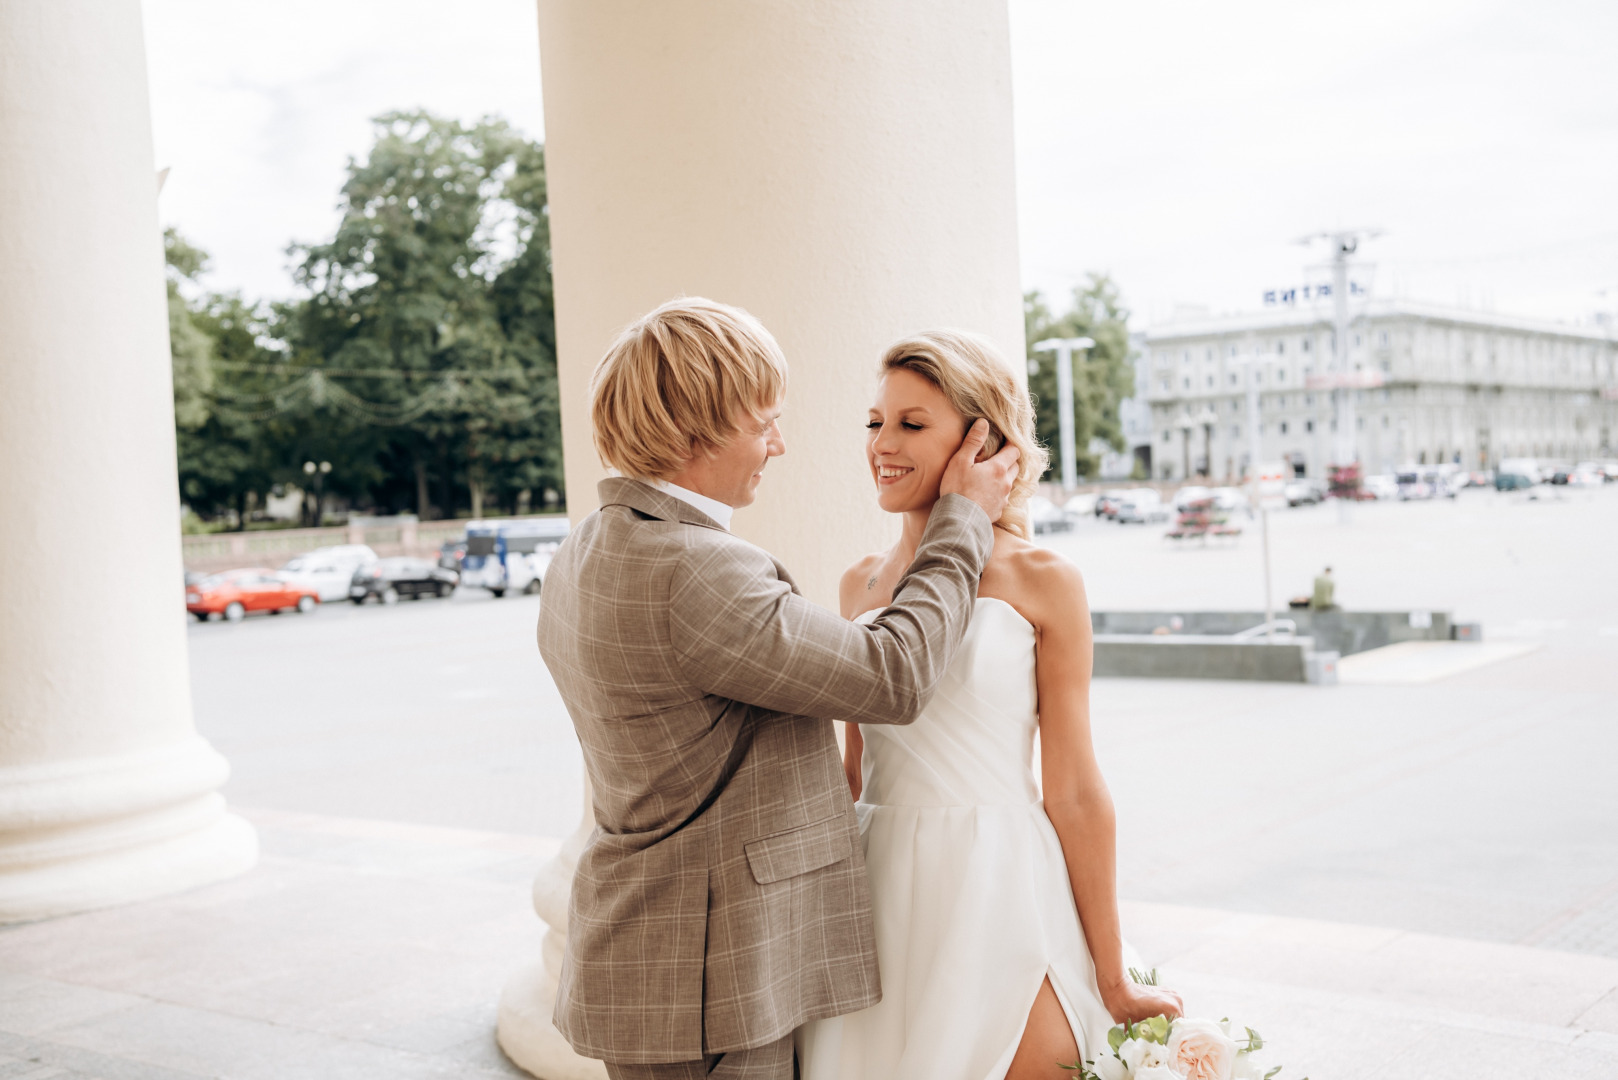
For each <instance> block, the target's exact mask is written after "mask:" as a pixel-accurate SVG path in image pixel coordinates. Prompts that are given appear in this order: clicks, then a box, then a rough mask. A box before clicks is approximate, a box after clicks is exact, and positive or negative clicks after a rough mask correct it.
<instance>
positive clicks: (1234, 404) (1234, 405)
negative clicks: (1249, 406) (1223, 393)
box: [1230, 398, 1242, 412]
mask: <svg viewBox="0 0 1618 1080" xmlns="http://www.w3.org/2000/svg"><path fill="white" fill-rule="evenodd" d="M1241 409H1242V404H1241V402H1239V401H1237V400H1236V399H1235V398H1231V399H1230V411H1231V412H1240V411H1241Z"/></svg>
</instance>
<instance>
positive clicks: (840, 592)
mask: <svg viewBox="0 0 1618 1080" xmlns="http://www.w3.org/2000/svg"><path fill="white" fill-rule="evenodd" d="M884 557H885V553H878V554H875V555H867V556H865V558H863V559H861V560H860V561H859V562H857V563H855V564H854V565H853V566H850V567H849V568H848V569H847V570H845V571H843V579H842V581H840V582H839V583H838V586H837V601H838V607H839V608H840V609H841V611H842V614H843V618H845V619H852V618H854V616H856V615H858V614H860V613H861V612H862V611H865V610H867V609H869V608H871V607H872V606H873V604H872V603H871V597H870V593H871V585H870V582H871V581H872V580H873V575H874V574H875V573H876V572H877V570H878V568H879V567H880V566H881V564H882V560H883V558H884ZM864 751H865V737H864V736H862V735H861V734H860V726H859V725H858V724H844V725H843V775H844V776H846V777H847V778H848V790H849V793H850V794H852V795H853V797H854V801H855V802H858V801H859V798H860V791H861V789H862V788H863V784H864V782H863V780H862V774H861V773H860V756H861V755H862V754H863V753H864Z"/></svg>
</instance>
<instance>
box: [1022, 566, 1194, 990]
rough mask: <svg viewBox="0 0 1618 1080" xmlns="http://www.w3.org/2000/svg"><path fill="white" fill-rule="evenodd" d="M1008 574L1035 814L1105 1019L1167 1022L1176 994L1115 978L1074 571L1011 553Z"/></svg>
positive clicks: (1111, 866)
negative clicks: (1031, 639) (1029, 635)
mask: <svg viewBox="0 0 1618 1080" xmlns="http://www.w3.org/2000/svg"><path fill="white" fill-rule="evenodd" d="M1017 561H1018V562H1019V563H1020V564H1022V568H1023V572H1022V573H1019V574H1016V575H1014V580H1015V581H1016V585H1017V589H1016V591H1017V592H1018V593H1019V599H1024V598H1026V600H1027V602H1028V607H1027V608H1022V607H1021V605H1015V606H1018V607H1019V610H1026V611H1028V612H1029V614H1030V621H1031V622H1033V623H1034V625H1035V627H1036V629H1037V631H1038V644H1037V646H1036V649H1037V652H1036V656H1037V674H1036V679H1037V684H1038V690H1039V733H1040V747H1041V757H1042V779H1043V786H1044V794H1045V813H1046V815H1047V816H1049V817H1050V819H1051V824H1052V825H1054V826H1055V827H1056V836H1057V838H1058V839H1059V840H1060V841H1061V843H1062V855H1063V858H1064V859H1065V860H1066V862H1067V869H1068V879H1069V881H1071V882H1072V886H1073V899H1074V901H1075V902H1076V903H1077V905H1078V909H1079V919H1080V921H1081V922H1082V923H1083V924H1084V936H1085V940H1086V942H1088V944H1089V946H1090V956H1091V957H1092V959H1093V960H1094V961H1095V967H1096V980H1097V985H1098V988H1099V989H1100V990H1101V997H1102V1001H1103V1003H1104V1004H1105V1005H1106V1006H1107V1009H1108V1011H1109V1012H1111V1013H1112V1016H1113V1019H1115V1020H1120V1021H1122V1020H1125V1019H1128V1020H1131V1021H1133V1020H1138V1019H1142V1018H1144V1017H1148V1016H1156V1015H1158V1014H1159V1013H1169V1014H1171V1015H1172V1014H1177V1013H1178V1012H1179V1011H1180V1008H1181V1003H1180V998H1179V995H1177V994H1174V993H1172V992H1170V991H1165V990H1160V989H1158V988H1156V987H1151V986H1141V985H1138V984H1136V983H1134V982H1133V981H1131V980H1130V978H1129V976H1128V973H1127V972H1126V971H1125V965H1124V954H1123V935H1122V932H1121V931H1120V929H1119V924H1118V875H1117V862H1118V861H1117V823H1116V817H1115V816H1114V813H1113V805H1112V795H1111V794H1110V793H1109V792H1108V791H1107V782H1106V780H1105V778H1103V777H1102V775H1101V768H1100V766H1099V764H1098V763H1097V762H1096V756H1095V748H1094V745H1093V744H1092V741H1091V737H1090V674H1091V668H1092V660H1093V657H1092V649H1093V642H1092V640H1091V631H1090V608H1089V604H1088V602H1087V601H1086V599H1085V594H1084V579H1083V577H1082V576H1081V575H1080V573H1079V571H1078V568H1077V567H1075V566H1074V565H1073V564H1071V563H1069V562H1068V561H1067V560H1066V559H1063V558H1062V557H1061V556H1059V555H1057V554H1055V553H1054V552H1050V551H1045V550H1041V549H1030V550H1027V551H1024V552H1021V553H1019V557H1018V559H1017Z"/></svg>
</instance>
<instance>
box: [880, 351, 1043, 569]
mask: <svg viewBox="0 0 1618 1080" xmlns="http://www.w3.org/2000/svg"><path fill="white" fill-rule="evenodd" d="M899 368H903V369H905V370H906V371H914V372H915V373H916V374H917V375H920V376H921V377H922V378H924V379H926V380H927V381H928V382H930V383H932V384H933V385H934V386H936V387H938V389H940V390H942V391H943V392H944V396H945V397H946V398H948V399H949V403H950V404H951V405H952V406H954V408H955V411H956V412H958V413H960V414H961V415H962V416H963V417H965V418H966V425H967V427H968V428H970V427H971V425H972V422H973V421H974V420H976V419H977V418H978V417H982V418H983V419H985V420H987V421H988V422H989V440H988V442H986V443H985V444H984V447H983V449H984V456H988V455H990V454H993V453H994V452H995V451H997V450H999V449H1000V448H1001V447H1002V446H1003V445H1005V444H1006V443H1010V444H1011V445H1012V446H1015V447H1016V448H1017V449H1018V451H1020V452H1021V456H1020V457H1019V458H1018V459H1017V479H1016V480H1015V481H1014V482H1013V483H1012V485H1011V501H1010V502H1008V503H1007V504H1006V511H1005V513H1004V514H1002V515H1000V520H999V522H997V524H998V525H1000V527H1001V528H1003V529H1006V530H1007V531H1008V532H1012V533H1015V534H1016V535H1018V536H1021V537H1023V538H1024V539H1026V540H1032V539H1033V536H1034V531H1033V528H1032V526H1031V524H1030V522H1029V520H1028V500H1029V498H1030V497H1031V496H1032V495H1033V494H1034V491H1035V489H1036V487H1037V486H1038V484H1039V478H1040V477H1041V476H1044V475H1045V467H1046V465H1048V464H1049V462H1050V455H1049V454H1047V453H1046V452H1045V448H1044V447H1043V446H1040V445H1039V439H1038V437H1037V436H1036V435H1035V434H1034V404H1033V402H1032V401H1030V400H1029V398H1028V391H1027V390H1025V389H1023V387H1022V386H1021V385H1020V384H1019V383H1018V382H1017V377H1016V376H1015V375H1014V374H1012V370H1011V365H1010V364H1008V363H1006V361H1005V359H1004V358H1003V357H1001V355H1000V353H999V352H998V351H997V350H996V349H995V347H994V346H993V345H991V344H989V343H988V342H987V341H985V340H984V339H983V338H981V337H978V336H977V335H976V334H969V333H967V332H966V331H964V330H924V331H922V332H921V333H919V334H913V335H911V336H910V337H907V338H904V339H903V340H900V341H896V342H894V343H893V344H892V345H890V346H888V351H887V352H886V353H884V354H883V356H882V374H884V375H886V374H887V373H888V372H890V371H894V370H897V369H899ZM962 434H963V435H964V434H965V429H963V430H962Z"/></svg>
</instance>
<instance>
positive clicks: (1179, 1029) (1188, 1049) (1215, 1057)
mask: <svg viewBox="0 0 1618 1080" xmlns="http://www.w3.org/2000/svg"><path fill="white" fill-rule="evenodd" d="M1168 1049H1169V1054H1168V1057H1169V1067H1170V1068H1172V1069H1173V1070H1174V1071H1175V1072H1178V1073H1182V1074H1184V1076H1185V1080H1230V1074H1231V1071H1232V1069H1234V1068H1235V1065H1236V1043H1235V1042H1234V1041H1233V1040H1232V1039H1231V1037H1230V1036H1229V1035H1226V1034H1225V1032H1224V1031H1223V1029H1221V1028H1220V1026H1219V1025H1218V1024H1216V1023H1214V1022H1213V1021H1212V1020H1176V1021H1174V1030H1173V1031H1171V1032H1169V1047H1168Z"/></svg>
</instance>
